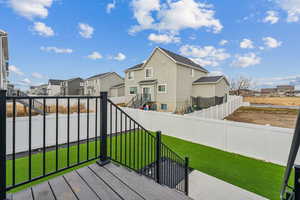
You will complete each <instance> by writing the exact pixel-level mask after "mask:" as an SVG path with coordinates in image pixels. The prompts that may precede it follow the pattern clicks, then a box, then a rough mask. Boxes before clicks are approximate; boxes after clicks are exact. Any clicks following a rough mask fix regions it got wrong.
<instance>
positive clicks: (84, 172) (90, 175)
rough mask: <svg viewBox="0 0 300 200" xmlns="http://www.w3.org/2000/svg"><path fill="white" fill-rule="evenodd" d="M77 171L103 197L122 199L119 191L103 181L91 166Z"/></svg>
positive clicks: (113, 199)
mask: <svg viewBox="0 0 300 200" xmlns="http://www.w3.org/2000/svg"><path fill="white" fill-rule="evenodd" d="M77 172H78V173H79V174H80V176H81V178H83V179H84V180H85V181H86V183H87V184H88V185H89V186H90V187H91V188H92V189H93V190H94V191H95V192H96V193H97V195H98V196H99V197H100V198H101V199H105V200H106V199H107V200H109V199H112V200H121V198H120V197H119V196H118V195H117V193H115V192H114V191H113V190H112V189H111V188H110V187H109V186H108V185H107V184H106V183H105V182H103V180H101V179H100V178H99V177H98V176H97V175H96V174H95V173H94V172H93V171H92V170H91V169H90V168H88V167H85V168H81V169H78V170H77Z"/></svg>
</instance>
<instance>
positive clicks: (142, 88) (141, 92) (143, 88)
mask: <svg viewBox="0 0 300 200" xmlns="http://www.w3.org/2000/svg"><path fill="white" fill-rule="evenodd" d="M144 88H149V94H151V86H143V87H142V92H141V93H142V94H144Z"/></svg>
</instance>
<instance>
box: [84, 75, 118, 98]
mask: <svg viewBox="0 0 300 200" xmlns="http://www.w3.org/2000/svg"><path fill="white" fill-rule="evenodd" d="M121 83H124V79H123V78H122V77H121V76H120V75H119V74H117V73H116V72H106V73H102V74H98V75H95V76H92V77H89V78H87V79H86V80H85V81H84V94H85V95H92V96H97V95H100V92H108V93H109V94H108V95H109V96H111V95H110V92H111V91H110V88H111V87H113V86H115V85H118V84H121Z"/></svg>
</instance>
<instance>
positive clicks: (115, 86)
mask: <svg viewBox="0 0 300 200" xmlns="http://www.w3.org/2000/svg"><path fill="white" fill-rule="evenodd" d="M122 86H125V83H120V84H117V85H114V86H112V87H111V88H119V87H122Z"/></svg>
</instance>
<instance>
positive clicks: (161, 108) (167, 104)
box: [160, 103, 168, 110]
mask: <svg viewBox="0 0 300 200" xmlns="http://www.w3.org/2000/svg"><path fill="white" fill-rule="evenodd" d="M162 105H167V108H166V109H162ZM160 109H161V110H168V104H166V103H161V104H160Z"/></svg>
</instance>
